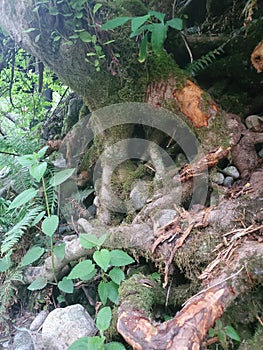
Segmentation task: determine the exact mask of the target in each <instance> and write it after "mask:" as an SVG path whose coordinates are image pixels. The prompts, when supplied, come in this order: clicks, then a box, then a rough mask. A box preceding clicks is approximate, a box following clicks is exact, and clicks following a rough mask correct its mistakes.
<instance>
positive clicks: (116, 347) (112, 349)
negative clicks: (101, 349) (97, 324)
mask: <svg viewBox="0 0 263 350" xmlns="http://www.w3.org/2000/svg"><path fill="white" fill-rule="evenodd" d="M105 350H126V348H125V346H124V345H123V344H122V343H118V342H116V341H113V342H110V343H108V344H105Z"/></svg>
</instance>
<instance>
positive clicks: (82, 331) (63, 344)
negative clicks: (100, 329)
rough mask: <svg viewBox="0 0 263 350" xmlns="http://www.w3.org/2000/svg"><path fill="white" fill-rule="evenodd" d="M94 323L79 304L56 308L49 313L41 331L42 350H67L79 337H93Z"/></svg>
mask: <svg viewBox="0 0 263 350" xmlns="http://www.w3.org/2000/svg"><path fill="white" fill-rule="evenodd" d="M96 332H97V329H96V326H95V323H94V321H93V319H92V318H91V317H90V315H89V314H88V312H87V311H86V310H85V309H84V307H83V306H82V305H80V304H75V305H71V306H67V307H65V308H57V309H55V310H53V311H51V312H50V313H49V315H48V316H47V318H46V320H45V322H44V323H43V329H42V340H43V344H44V348H45V349H48V350H67V349H68V348H69V346H70V345H71V344H72V343H73V342H74V341H75V340H77V339H79V338H80V337H84V336H93V335H95V334H96Z"/></svg>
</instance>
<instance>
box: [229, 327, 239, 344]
mask: <svg viewBox="0 0 263 350" xmlns="http://www.w3.org/2000/svg"><path fill="white" fill-rule="evenodd" d="M225 332H226V335H227V336H228V337H229V338H231V339H233V340H236V341H239V342H240V341H241V339H240V336H239V335H238V333H237V331H236V330H235V329H234V328H233V327H232V326H226V327H225Z"/></svg>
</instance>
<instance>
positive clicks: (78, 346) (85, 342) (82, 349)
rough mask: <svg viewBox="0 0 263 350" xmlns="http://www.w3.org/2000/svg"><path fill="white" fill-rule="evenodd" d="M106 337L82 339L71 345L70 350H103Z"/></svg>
mask: <svg viewBox="0 0 263 350" xmlns="http://www.w3.org/2000/svg"><path fill="white" fill-rule="evenodd" d="M104 341H105V338H104V337H99V336H95V337H82V338H79V339H78V340H76V341H75V342H74V343H73V344H71V345H70V347H69V348H68V350H102V349H103V344H104Z"/></svg>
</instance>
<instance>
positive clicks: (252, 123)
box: [245, 115, 263, 132]
mask: <svg viewBox="0 0 263 350" xmlns="http://www.w3.org/2000/svg"><path fill="white" fill-rule="evenodd" d="M245 123H246V126H247V128H248V129H250V130H251V131H255V132H263V117H260V116H259V115H249V116H248V117H247V118H246V120H245Z"/></svg>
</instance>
